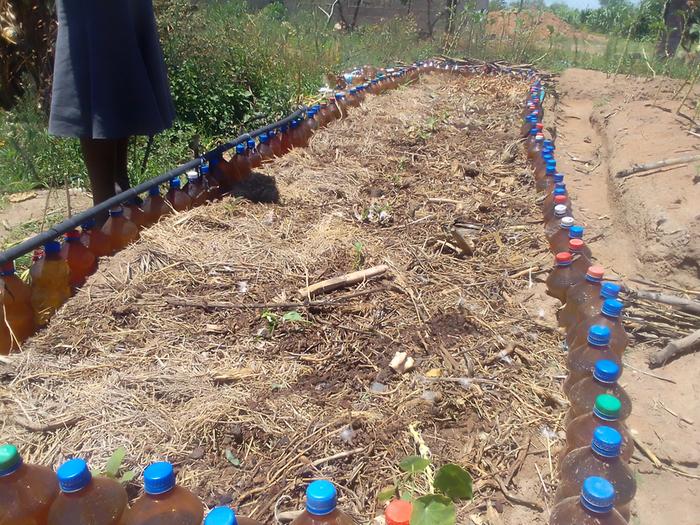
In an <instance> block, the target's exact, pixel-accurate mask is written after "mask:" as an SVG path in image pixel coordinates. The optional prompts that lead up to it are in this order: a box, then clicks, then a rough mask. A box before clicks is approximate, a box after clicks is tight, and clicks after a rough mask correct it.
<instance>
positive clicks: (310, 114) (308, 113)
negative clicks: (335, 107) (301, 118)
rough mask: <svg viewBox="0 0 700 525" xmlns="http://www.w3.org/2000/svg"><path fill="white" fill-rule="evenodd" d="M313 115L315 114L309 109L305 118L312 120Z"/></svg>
mask: <svg viewBox="0 0 700 525" xmlns="http://www.w3.org/2000/svg"><path fill="white" fill-rule="evenodd" d="M314 115H315V113H314V110H313V109H310V110H308V111H307V112H306V118H314Z"/></svg>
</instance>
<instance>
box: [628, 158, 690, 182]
mask: <svg viewBox="0 0 700 525" xmlns="http://www.w3.org/2000/svg"><path fill="white" fill-rule="evenodd" d="M699 160H700V155H685V156H683V157H676V158H675V159H664V160H658V161H656V162H648V163H646V164H634V165H633V166H632V167H631V168H627V169H626V170H621V171H618V172H617V174H616V175H615V177H617V178H622V177H629V176H630V175H634V174H635V173H640V172H642V171H649V170H655V169H658V168H663V167H664V166H675V165H676V164H686V163H689V162H697V161H699Z"/></svg>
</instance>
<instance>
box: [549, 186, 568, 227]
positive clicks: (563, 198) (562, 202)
mask: <svg viewBox="0 0 700 525" xmlns="http://www.w3.org/2000/svg"><path fill="white" fill-rule="evenodd" d="M557 206H563V208H559V210H562V215H561V216H559V217H557V219H558V220H559V221H561V218H562V217H566V216H569V217H571V216H572V214H571V201H570V200H569V196H568V195H555V196H554V202H552V206H551V208H549V209H547V210H545V211H544V212H543V218H544V224H545V228H547V226H548V225H549V224H552V222H553V219H554V216H555V213H556V207H557ZM557 226H558V224H557ZM555 231H556V230H555Z"/></svg>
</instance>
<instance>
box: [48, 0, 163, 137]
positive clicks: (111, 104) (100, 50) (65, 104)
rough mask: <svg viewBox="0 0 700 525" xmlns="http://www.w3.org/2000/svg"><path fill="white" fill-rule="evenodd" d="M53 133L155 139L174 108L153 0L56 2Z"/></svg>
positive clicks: (51, 128)
mask: <svg viewBox="0 0 700 525" xmlns="http://www.w3.org/2000/svg"><path fill="white" fill-rule="evenodd" d="M56 12H57V15H58V36H57V39H56V62H55V65H54V76H53V91H52V97H51V116H50V118H49V133H51V134H52V135H59V136H64V137H80V138H96V139H119V138H125V137H129V136H131V135H149V136H150V135H155V134H156V133H158V132H160V131H163V130H164V129H166V128H168V127H170V126H171V125H172V122H173V118H174V115H175V110H174V107H173V102H172V99H171V97H170V90H169V87H168V77H167V73H166V68H165V62H164V60H163V52H162V50H161V47H160V42H159V40H158V30H157V28H156V21H155V16H154V15H153V5H152V3H151V0H56Z"/></svg>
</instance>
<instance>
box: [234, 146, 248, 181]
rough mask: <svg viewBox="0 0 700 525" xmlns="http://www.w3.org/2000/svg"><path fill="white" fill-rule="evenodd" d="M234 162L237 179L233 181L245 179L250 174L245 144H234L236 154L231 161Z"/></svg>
mask: <svg viewBox="0 0 700 525" xmlns="http://www.w3.org/2000/svg"><path fill="white" fill-rule="evenodd" d="M234 161H235V162H236V172H237V179H236V180H235V181H234V182H239V181H241V180H244V179H247V178H248V177H249V176H250V170H251V166H250V158H249V157H248V154H247V150H246V145H245V144H236V156H235V157H234V158H232V159H231V162H234Z"/></svg>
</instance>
